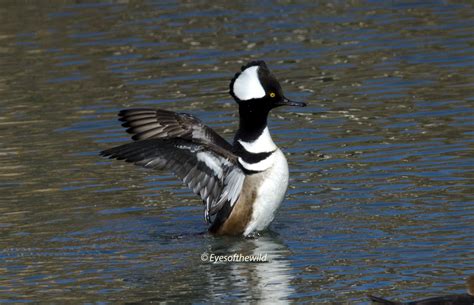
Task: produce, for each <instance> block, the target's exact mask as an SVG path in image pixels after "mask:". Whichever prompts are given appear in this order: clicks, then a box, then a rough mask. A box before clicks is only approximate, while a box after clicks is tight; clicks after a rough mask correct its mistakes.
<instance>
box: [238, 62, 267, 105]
mask: <svg viewBox="0 0 474 305" xmlns="http://www.w3.org/2000/svg"><path fill="white" fill-rule="evenodd" d="M258 68H259V67H258V66H252V67H249V68H247V69H245V70H244V71H242V72H241V73H240V75H239V77H237V79H236V80H235V81H234V88H233V91H234V94H235V96H236V97H237V98H238V99H239V100H241V101H246V100H251V99H254V98H262V97H264V96H265V89H263V87H262V84H261V83H260V80H259V79H258V73H257V72H258Z"/></svg>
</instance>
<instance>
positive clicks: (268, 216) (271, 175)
mask: <svg viewBox="0 0 474 305" xmlns="http://www.w3.org/2000/svg"><path fill="white" fill-rule="evenodd" d="M272 160H273V164H272V165H271V166H270V167H269V168H268V169H267V170H265V171H264V172H262V173H258V174H255V177H252V178H251V179H255V180H256V182H257V181H258V182H259V187H258V189H257V196H256V199H255V202H254V205H253V212H252V218H251V220H250V222H249V224H248V225H247V228H246V229H245V232H244V235H245V236H247V235H249V234H250V233H252V232H255V231H262V230H264V229H266V228H267V227H268V225H269V224H270V223H271V222H272V220H273V218H275V213H276V211H277V209H278V207H279V206H280V204H281V202H282V201H283V199H284V197H285V193H286V189H287V188H288V163H287V162H286V158H285V155H283V153H282V152H281V150H280V149H277V150H276V151H275V152H274V153H273V155H272Z"/></svg>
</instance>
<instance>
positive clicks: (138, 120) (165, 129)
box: [118, 108, 232, 150]
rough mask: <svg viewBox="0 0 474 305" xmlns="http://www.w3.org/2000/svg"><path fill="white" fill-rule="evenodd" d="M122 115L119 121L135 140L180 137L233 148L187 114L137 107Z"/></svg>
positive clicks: (121, 112) (121, 113)
mask: <svg viewBox="0 0 474 305" xmlns="http://www.w3.org/2000/svg"><path fill="white" fill-rule="evenodd" d="M118 115H119V120H120V121H122V122H124V123H123V124H122V126H123V127H127V132H128V133H130V134H133V136H132V139H133V140H135V141H138V140H146V139H173V138H180V139H185V140H190V141H194V142H199V143H204V144H214V145H217V146H220V147H222V148H225V149H227V150H231V149H232V145H230V144H229V142H227V141H226V140H225V139H224V138H222V137H221V136H220V135H219V134H217V133H216V132H215V131H214V130H212V129H211V128H209V127H207V126H206V125H204V124H203V123H202V122H201V121H200V120H199V119H198V118H196V117H195V116H192V115H190V114H187V113H177V112H173V111H168V110H162V109H149V108H137V109H125V110H122V111H120V112H119V114H118Z"/></svg>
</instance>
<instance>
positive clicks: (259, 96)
mask: <svg viewBox="0 0 474 305" xmlns="http://www.w3.org/2000/svg"><path fill="white" fill-rule="evenodd" d="M229 89H230V90H229V93H230V95H232V97H233V98H234V99H235V101H236V102H237V103H238V104H239V106H240V107H241V108H242V107H244V108H246V109H250V110H252V109H255V110H257V109H258V110H263V111H266V112H267V113H268V111H270V110H271V109H273V108H275V107H279V106H299V107H304V106H306V104H305V103H301V102H294V101H290V100H289V99H287V98H286V97H285V96H284V94H283V90H282V88H281V86H280V83H279V82H278V80H277V79H276V78H275V76H274V75H273V74H272V73H271V72H270V70H269V69H268V67H267V65H266V64H265V62H264V61H263V60H259V61H252V62H250V63H248V64H247V65H245V66H243V67H242V68H241V72H239V73H237V74H235V76H234V78H233V79H232V81H231V82H230V88H229Z"/></svg>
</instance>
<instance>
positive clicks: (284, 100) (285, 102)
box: [276, 97, 306, 107]
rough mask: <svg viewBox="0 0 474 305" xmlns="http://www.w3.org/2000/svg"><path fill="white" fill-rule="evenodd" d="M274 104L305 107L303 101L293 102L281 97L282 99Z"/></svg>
mask: <svg viewBox="0 0 474 305" xmlns="http://www.w3.org/2000/svg"><path fill="white" fill-rule="evenodd" d="M276 106H296V107H306V103H303V102H295V101H291V100H289V99H287V98H286V97H283V100H281V101H280V102H278V103H276Z"/></svg>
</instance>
